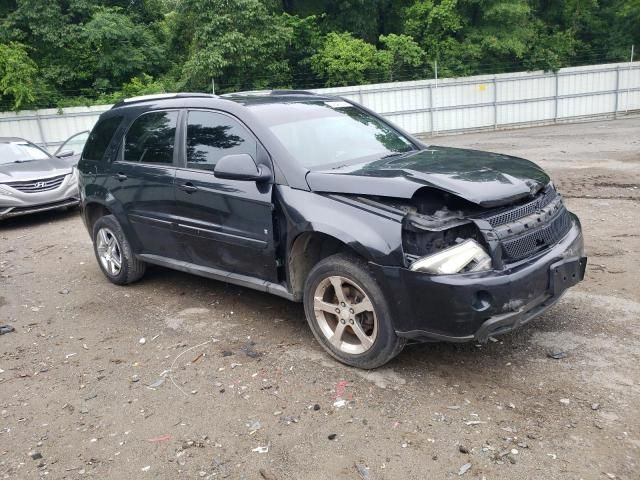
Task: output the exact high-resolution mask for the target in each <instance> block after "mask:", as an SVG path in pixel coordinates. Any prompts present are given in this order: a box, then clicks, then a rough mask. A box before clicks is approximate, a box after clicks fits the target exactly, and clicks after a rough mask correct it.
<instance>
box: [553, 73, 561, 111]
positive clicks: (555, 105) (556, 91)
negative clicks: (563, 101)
mask: <svg viewBox="0 0 640 480" xmlns="http://www.w3.org/2000/svg"><path fill="white" fill-rule="evenodd" d="M554 75H555V80H556V87H555V93H554V97H555V102H554V106H553V123H558V88H559V84H560V82H559V81H558V72H554Z"/></svg>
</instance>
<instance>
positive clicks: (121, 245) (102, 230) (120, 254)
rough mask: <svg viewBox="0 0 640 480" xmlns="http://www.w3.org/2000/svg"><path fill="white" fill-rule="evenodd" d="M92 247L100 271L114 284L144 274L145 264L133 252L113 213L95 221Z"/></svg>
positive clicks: (131, 281) (134, 278)
mask: <svg viewBox="0 0 640 480" xmlns="http://www.w3.org/2000/svg"><path fill="white" fill-rule="evenodd" d="M93 248H94V251H95V254H96V258H97V260H98V264H99V265H100V269H101V270H102V273H104V274H105V276H106V277H107V278H108V279H109V280H110V281H111V282H113V283H115V284H116V285H126V284H128V283H133V282H135V281H136V280H139V279H140V278H142V276H143V275H144V271H145V267H146V265H145V264H144V262H141V261H140V260H138V259H137V258H136V257H135V255H134V254H133V251H132V250H131V245H129V242H128V241H127V238H126V237H125V235H124V232H123V231H122V227H121V226H120V224H119V223H118V221H117V220H116V218H115V217H114V216H113V215H105V216H104V217H100V218H99V219H98V220H97V221H96V223H95V225H94V226H93Z"/></svg>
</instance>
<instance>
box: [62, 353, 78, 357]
mask: <svg viewBox="0 0 640 480" xmlns="http://www.w3.org/2000/svg"><path fill="white" fill-rule="evenodd" d="M76 355H77V353H75V352H73V353H67V354H66V355H65V356H64V358H71V357H75V356H76Z"/></svg>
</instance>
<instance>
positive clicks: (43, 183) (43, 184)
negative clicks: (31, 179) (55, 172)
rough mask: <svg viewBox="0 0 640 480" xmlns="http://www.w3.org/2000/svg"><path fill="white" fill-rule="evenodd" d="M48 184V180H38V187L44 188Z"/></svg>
mask: <svg viewBox="0 0 640 480" xmlns="http://www.w3.org/2000/svg"><path fill="white" fill-rule="evenodd" d="M46 186H47V182H36V185H35V187H36V188H44V187H46Z"/></svg>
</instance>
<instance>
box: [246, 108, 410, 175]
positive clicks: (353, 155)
mask: <svg viewBox="0 0 640 480" xmlns="http://www.w3.org/2000/svg"><path fill="white" fill-rule="evenodd" d="M252 109H254V111H255V113H256V114H257V115H258V116H259V117H260V118H261V120H263V121H264V122H265V123H266V124H267V126H268V127H269V129H270V130H271V132H273V134H274V135H275V136H276V137H277V138H278V140H280V142H281V143H282V145H283V146H284V147H285V148H286V149H287V151H288V152H289V153H290V154H291V155H292V156H293V157H294V158H295V159H296V160H297V161H299V162H300V163H301V164H302V165H304V166H305V167H307V168H310V169H318V168H332V167H334V166H341V165H348V164H355V163H358V162H360V161H366V160H370V159H379V158H382V157H385V156H389V155H395V154H399V153H404V152H408V151H411V150H416V147H415V146H414V144H413V143H412V142H411V141H410V140H409V139H408V138H407V137H405V136H403V135H401V134H400V133H399V132H397V131H396V130H394V129H393V128H392V127H391V126H389V125H387V124H386V123H384V122H382V121H380V120H378V119H377V118H376V117H374V116H372V115H370V114H368V113H367V112H365V111H364V110H361V109H360V108H357V107H355V106H353V105H351V104H350V103H347V102H344V101H319V100H315V101H311V102H309V101H307V102H291V103H283V104H268V105H256V106H252Z"/></svg>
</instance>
